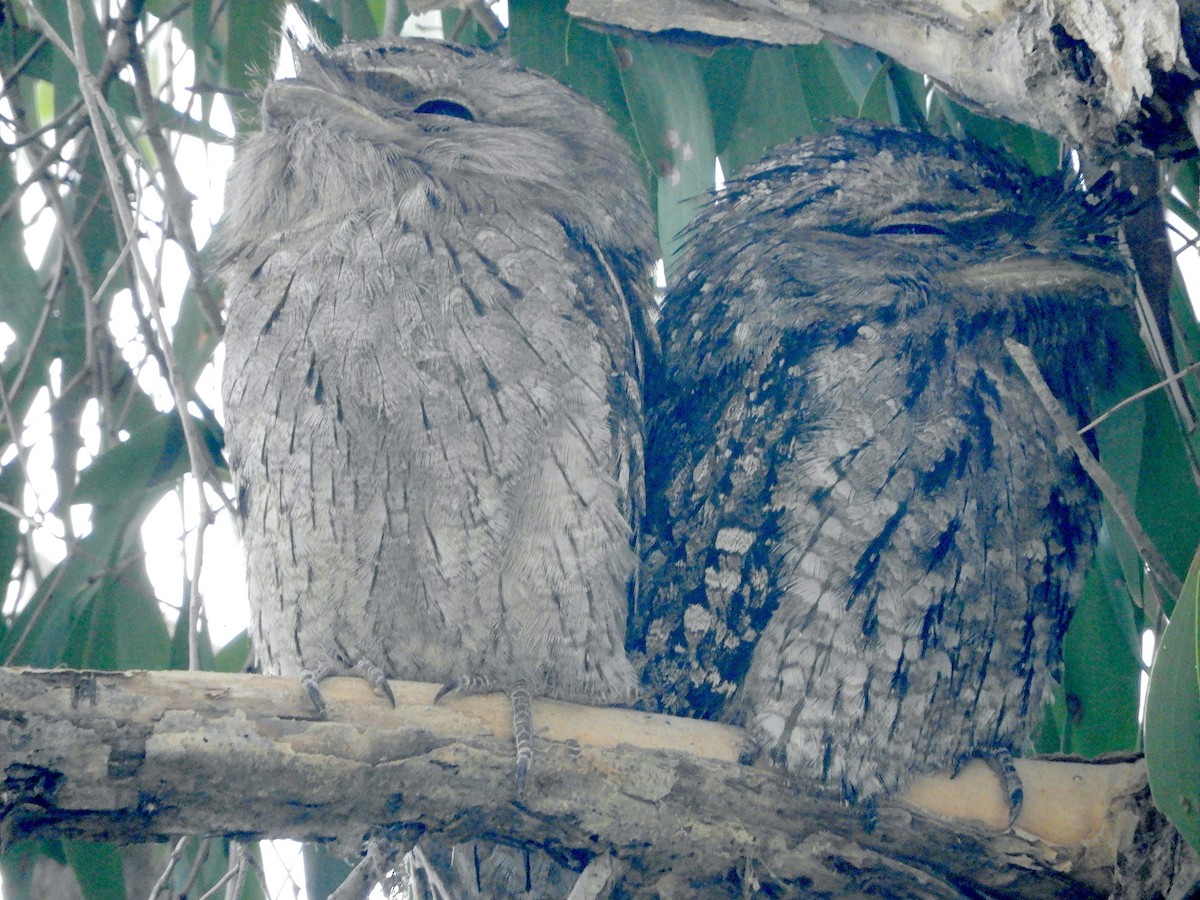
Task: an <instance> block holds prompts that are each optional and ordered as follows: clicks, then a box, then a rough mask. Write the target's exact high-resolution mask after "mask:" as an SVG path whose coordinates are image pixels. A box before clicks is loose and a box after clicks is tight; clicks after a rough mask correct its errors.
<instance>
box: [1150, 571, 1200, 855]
mask: <svg viewBox="0 0 1200 900" xmlns="http://www.w3.org/2000/svg"><path fill="white" fill-rule="evenodd" d="M1198 572H1200V551H1197V554H1196V557H1195V559H1194V560H1193V562H1192V566H1191V573H1190V574H1189V575H1188V578H1187V582H1186V583H1185V584H1184V586H1183V594H1182V595H1181V596H1180V598H1179V602H1178V603H1177V604H1176V606H1175V615H1174V616H1172V617H1171V623H1170V624H1169V625H1168V626H1167V628H1166V630H1165V631H1164V632H1163V636H1162V641H1161V642H1160V643H1159V646H1158V654H1157V656H1156V657H1155V659H1154V670H1153V671H1152V672H1151V674H1150V692H1149V695H1148V697H1147V700H1146V768H1147V769H1148V770H1149V773H1150V791H1151V793H1152V794H1153V796H1154V803H1155V805H1156V806H1158V808H1159V809H1160V810H1162V811H1163V813H1164V814H1165V815H1166V816H1167V818H1169V819H1170V820H1171V822H1172V823H1173V824H1174V825H1175V827H1176V828H1178V829H1179V833H1180V834H1182V835H1183V836H1184V838H1185V839H1186V840H1187V842H1188V843H1189V844H1190V845H1191V846H1192V849H1193V850H1194V851H1196V852H1198V853H1200V668H1198V665H1197V663H1198V660H1200V650H1198V645H1200V577H1197V574H1198Z"/></svg>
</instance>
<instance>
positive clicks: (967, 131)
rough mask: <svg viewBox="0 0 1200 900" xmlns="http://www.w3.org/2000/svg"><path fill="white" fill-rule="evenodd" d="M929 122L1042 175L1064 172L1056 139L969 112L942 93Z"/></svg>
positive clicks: (1011, 123) (1008, 122) (936, 100)
mask: <svg viewBox="0 0 1200 900" xmlns="http://www.w3.org/2000/svg"><path fill="white" fill-rule="evenodd" d="M929 118H930V121H931V122H934V123H937V124H941V123H945V124H946V125H948V126H949V127H948V129H947V130H948V131H949V132H950V133H951V134H953V135H954V136H955V137H959V138H965V137H971V138H974V139H975V140H977V141H979V142H980V143H981V144H984V145H986V146H988V147H994V148H996V149H997V150H1003V151H1004V152H1005V153H1007V154H1008V155H1010V156H1012V157H1013V158H1014V159H1017V160H1019V161H1020V162H1021V163H1023V164H1024V165H1025V166H1026V167H1027V168H1029V169H1030V170H1032V171H1033V172H1035V173H1037V174H1039V175H1051V174H1053V173H1055V172H1057V171H1059V170H1060V169H1061V168H1062V145H1061V144H1060V143H1059V141H1058V140H1057V139H1056V138H1053V137H1051V136H1050V135H1048V134H1043V133H1042V132H1040V131H1038V130H1036V129H1034V128H1030V127H1029V126H1027V125H1018V124H1016V123H1015V122H1010V121H1008V120H1007V119H993V118H991V117H989V116H983V115H980V114H979V113H976V112H973V111H972V110H969V109H967V108H966V107H964V106H962V105H961V104H959V103H956V102H955V101H954V100H951V99H950V98H949V97H947V96H946V95H945V94H944V93H943V92H941V91H935V92H934V95H933V109H931V111H930V117H929Z"/></svg>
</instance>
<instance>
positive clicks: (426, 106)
mask: <svg viewBox="0 0 1200 900" xmlns="http://www.w3.org/2000/svg"><path fill="white" fill-rule="evenodd" d="M413 112H415V113H426V114H428V115H433V116H453V117H454V118H456V119H462V120H463V121H464V122H474V121H475V116H474V115H472V113H471V111H470V110H469V109H467V108H466V107H465V106H463V105H462V104H461V103H455V102H454V101H453V100H442V99H440V98H439V99H437V100H426V101H425V102H424V103H422V104H421V105H420V106H418V107H417V108H416V109H414V110H413Z"/></svg>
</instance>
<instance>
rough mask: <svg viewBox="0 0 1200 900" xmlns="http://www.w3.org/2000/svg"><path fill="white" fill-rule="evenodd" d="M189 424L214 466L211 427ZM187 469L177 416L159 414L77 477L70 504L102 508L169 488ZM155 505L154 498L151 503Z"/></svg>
mask: <svg viewBox="0 0 1200 900" xmlns="http://www.w3.org/2000/svg"><path fill="white" fill-rule="evenodd" d="M192 423H193V425H194V426H195V427H196V429H197V430H198V432H199V434H200V436H201V438H202V440H203V441H204V443H205V447H206V449H207V450H208V452H209V454H210V456H209V462H210V463H212V464H213V465H216V464H218V461H219V460H220V459H221V453H220V448H221V443H222V441H221V436H220V435H219V434H218V433H217V431H216V430H215V426H212V425H210V424H208V423H206V422H204V421H203V420H200V419H195V418H193V419H192ZM190 468H191V466H190V464H189V462H188V456H187V444H186V442H185V440H184V437H183V426H182V425H181V424H180V420H179V416H178V415H177V414H176V413H175V412H174V411H172V412H169V413H162V414H160V415H158V416H156V417H155V418H154V419H153V420H151V421H150V422H149V423H148V424H146V425H144V426H141V427H139V428H137V429H136V430H135V431H134V432H133V433H132V434H130V436H129V439H128V440H126V441H122V442H121V443H120V444H117V445H116V446H114V447H111V448H110V449H109V450H107V451H105V452H104V453H102V454H101V455H100V456H98V457H97V458H96V459H95V460H94V461H93V462H92V464H91V465H90V466H88V467H87V469H85V470H84V471H83V472H82V473H81V474H80V477H79V486H78V488H76V490H75V496H74V500H75V502H76V503H92V504H95V505H97V506H103V505H105V504H110V503H112V502H113V501H114V499H116V498H121V497H124V496H125V495H127V494H133V493H137V492H139V491H143V490H146V489H151V488H158V487H162V486H164V485H169V484H173V483H174V482H175V481H176V480H177V479H178V478H179V477H180V476H181V475H183V474H184V473H185V472H188V471H190ZM157 501H158V494H155V495H154V497H153V502H157ZM151 505H153V503H152V504H151ZM145 511H149V507H147V508H146V510H145Z"/></svg>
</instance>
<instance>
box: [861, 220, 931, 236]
mask: <svg viewBox="0 0 1200 900" xmlns="http://www.w3.org/2000/svg"><path fill="white" fill-rule="evenodd" d="M875 233H876V234H938V235H941V236H942V237H945V236H946V232H945V230H944V229H942V228H938V227H937V226H936V225H929V224H927V223H925V222H897V223H895V224H893V225H884V226H882V227H880V228H876V229H875Z"/></svg>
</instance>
